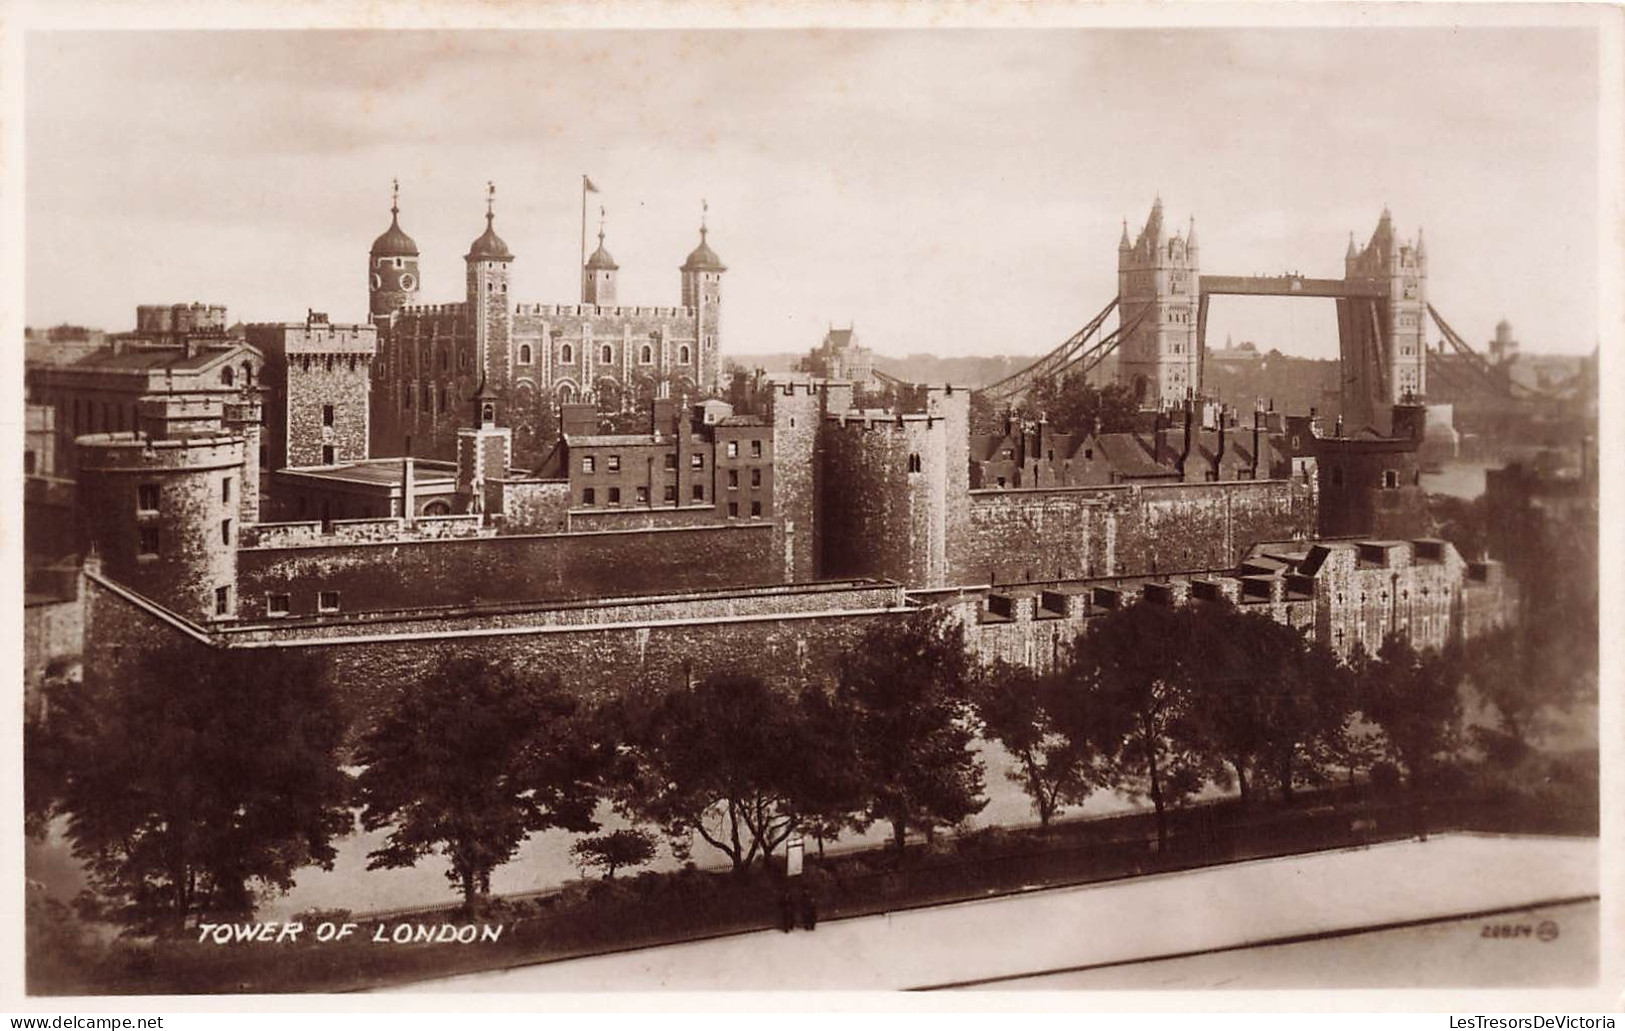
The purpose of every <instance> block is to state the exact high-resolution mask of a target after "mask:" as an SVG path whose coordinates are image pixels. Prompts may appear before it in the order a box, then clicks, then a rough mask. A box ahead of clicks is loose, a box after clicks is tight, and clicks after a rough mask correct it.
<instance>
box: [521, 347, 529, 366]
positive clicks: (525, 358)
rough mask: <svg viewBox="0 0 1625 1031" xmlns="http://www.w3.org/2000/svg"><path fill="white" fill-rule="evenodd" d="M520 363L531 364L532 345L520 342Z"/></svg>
mask: <svg viewBox="0 0 1625 1031" xmlns="http://www.w3.org/2000/svg"><path fill="white" fill-rule="evenodd" d="M519 364H520V365H529V364H530V345H529V344H520V345H519Z"/></svg>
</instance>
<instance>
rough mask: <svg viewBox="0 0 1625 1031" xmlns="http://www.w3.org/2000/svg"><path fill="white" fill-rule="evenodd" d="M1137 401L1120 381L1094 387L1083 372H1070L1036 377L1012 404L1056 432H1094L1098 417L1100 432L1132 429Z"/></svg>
mask: <svg viewBox="0 0 1625 1031" xmlns="http://www.w3.org/2000/svg"><path fill="white" fill-rule="evenodd" d="M1139 408H1140V406H1139V403H1138V402H1137V401H1135V399H1134V392H1133V391H1132V390H1131V389H1129V388H1128V387H1127V386H1124V385H1123V384H1121V383H1109V384H1107V385H1106V386H1104V387H1097V386H1095V385H1094V384H1092V383H1090V382H1089V381H1088V379H1087V378H1086V377H1084V376H1081V375H1078V374H1077V373H1070V374H1068V375H1067V376H1065V377H1063V378H1061V379H1060V380H1059V381H1057V380H1056V379H1055V378H1054V377H1050V378H1044V379H1038V380H1035V381H1034V382H1033V384H1032V386H1031V387H1030V388H1029V389H1028V391H1027V394H1026V396H1024V397H1023V398H1022V399H1021V402H1020V403H1019V404H1017V405H1016V407H1015V414H1016V415H1017V416H1019V417H1020V418H1022V419H1027V420H1030V421H1037V420H1038V419H1040V418H1044V419H1048V420H1049V424H1050V426H1051V427H1053V428H1054V429H1055V431H1056V432H1058V433H1093V432H1095V425H1096V420H1099V425H1100V432H1102V433H1128V432H1130V431H1132V430H1133V429H1134V422H1135V418H1136V416H1137V414H1138V412H1139Z"/></svg>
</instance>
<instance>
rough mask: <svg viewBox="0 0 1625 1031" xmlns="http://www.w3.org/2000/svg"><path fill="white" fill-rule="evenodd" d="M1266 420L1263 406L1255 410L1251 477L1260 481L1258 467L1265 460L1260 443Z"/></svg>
mask: <svg viewBox="0 0 1625 1031" xmlns="http://www.w3.org/2000/svg"><path fill="white" fill-rule="evenodd" d="M1265 418H1266V415H1265V413H1264V408H1263V406H1262V405H1260V406H1259V407H1257V408H1254V409H1253V464H1252V471H1251V477H1252V479H1255V480H1256V479H1258V467H1259V465H1260V464H1261V463H1262V462H1263V460H1264V456H1263V454H1262V450H1263V449H1262V446H1261V444H1260V443H1259V442H1260V440H1261V439H1262V438H1263V429H1264V420H1265Z"/></svg>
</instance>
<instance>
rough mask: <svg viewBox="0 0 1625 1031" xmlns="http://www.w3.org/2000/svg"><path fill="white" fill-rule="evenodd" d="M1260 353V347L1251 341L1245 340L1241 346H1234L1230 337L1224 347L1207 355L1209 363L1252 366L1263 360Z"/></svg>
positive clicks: (1226, 339)
mask: <svg viewBox="0 0 1625 1031" xmlns="http://www.w3.org/2000/svg"><path fill="white" fill-rule="evenodd" d="M1263 357H1264V356H1263V355H1262V354H1260V353H1259V350H1258V345H1257V344H1255V343H1253V342H1252V341H1251V340H1243V341H1242V342H1241V343H1239V344H1232V343H1231V340H1230V338H1229V337H1225V340H1224V346H1223V347H1222V348H1218V349H1216V350H1210V351H1208V353H1207V360H1208V361H1209V362H1218V363H1219V364H1221V365H1241V366H1246V365H1252V364H1256V363H1257V362H1259V361H1260V360H1262V359H1263Z"/></svg>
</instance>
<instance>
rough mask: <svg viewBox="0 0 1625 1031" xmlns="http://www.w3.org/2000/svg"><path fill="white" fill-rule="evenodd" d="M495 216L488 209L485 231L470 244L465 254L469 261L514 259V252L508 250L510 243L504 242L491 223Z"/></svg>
mask: <svg viewBox="0 0 1625 1031" xmlns="http://www.w3.org/2000/svg"><path fill="white" fill-rule="evenodd" d="M494 218H495V216H494V215H493V214H492V213H491V212H489V211H487V212H486V213H485V232H483V233H481V234H480V235H479V239H477V240H475V241H474V242H473V243H472V244H470V245H469V247H468V254H467V255H465V257H466V259H467V260H468V261H512V260H513V252H512V251H510V250H508V245H507V244H506V243H504V242H503V240H502V237H500V236H498V235H497V231H496V229H495V228H494V227H493V226H492V224H491V223H492V220H493V219H494Z"/></svg>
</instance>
